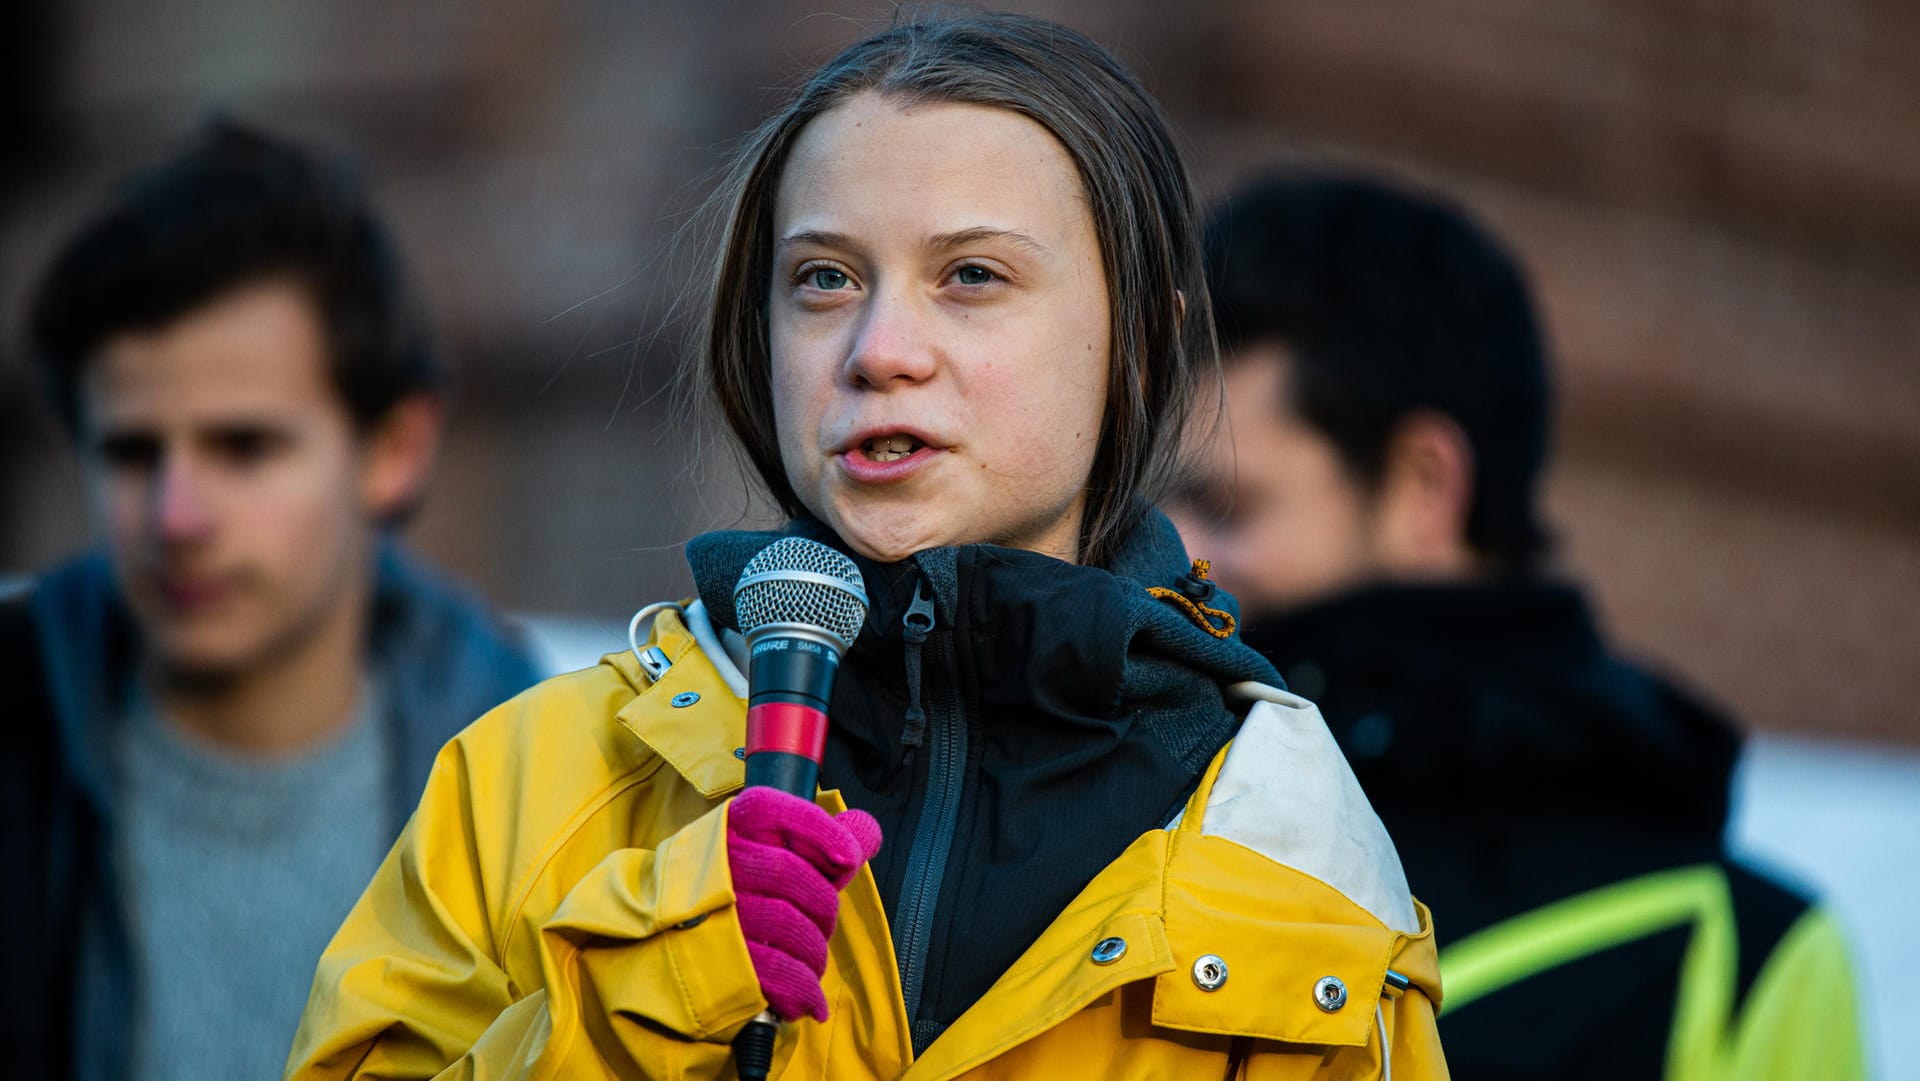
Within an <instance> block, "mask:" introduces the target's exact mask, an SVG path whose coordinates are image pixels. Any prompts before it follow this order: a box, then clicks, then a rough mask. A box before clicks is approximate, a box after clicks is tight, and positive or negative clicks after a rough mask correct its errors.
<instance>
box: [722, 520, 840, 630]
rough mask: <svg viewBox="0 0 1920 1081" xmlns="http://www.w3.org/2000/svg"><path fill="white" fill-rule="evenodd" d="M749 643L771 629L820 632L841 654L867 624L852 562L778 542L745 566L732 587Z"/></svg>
mask: <svg viewBox="0 0 1920 1081" xmlns="http://www.w3.org/2000/svg"><path fill="white" fill-rule="evenodd" d="M733 608H734V614H735V616H736V617H737V618H738V619H739V622H740V631H741V633H743V634H745V635H746V636H747V640H748V641H749V642H751V641H753V640H754V639H756V638H757V637H759V636H760V635H761V634H762V633H764V632H766V631H768V630H771V629H772V628H774V627H789V628H794V629H812V630H814V631H816V632H824V633H825V634H826V635H827V637H829V638H831V639H832V640H833V641H835V642H836V643H838V644H839V646H840V651H841V652H843V653H844V652H845V651H846V649H847V647H849V646H851V645H852V644H853V640H854V639H855V638H856V637H858V636H859V634H860V626H861V624H863V623H865V622H866V621H867V590H866V585H865V583H864V582H863V581H862V580H861V578H860V568H859V567H857V566H855V565H854V563H853V560H851V559H848V558H847V557H846V556H845V555H843V554H841V553H839V552H836V551H834V550H833V549H832V548H829V547H827V546H826V545H824V544H821V543H820V542H819V541H812V540H808V539H806V538H805V537H782V538H780V539H779V540H777V541H774V542H773V543H772V544H769V545H767V546H766V547H765V548H762V549H760V554H759V555H756V556H754V557H753V558H752V559H750V560H748V561H747V565H746V568H745V569H744V570H742V571H741V572H740V581H739V583H738V584H736V585H735V586H734V587H733Z"/></svg>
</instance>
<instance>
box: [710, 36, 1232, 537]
mask: <svg viewBox="0 0 1920 1081" xmlns="http://www.w3.org/2000/svg"><path fill="white" fill-rule="evenodd" d="M866 92H874V93H878V94H882V95H885V96H887V97H889V98H894V99H897V100H900V101H902V102H904V103H909V104H911V103H916V102H960V103H967V104H973V105H986V106H992V107H995V108H1001V109H1007V110H1010V111H1012V112H1015V113H1018V114H1020V115H1021V116H1024V117H1027V118H1029V119H1031V120H1033V121H1035V122H1037V123H1039V124H1040V125H1041V126H1042V127H1044V128H1046V129H1047V130H1048V131H1049V132H1051V133H1052V134H1053V136H1054V138H1056V139H1058V140H1059V141H1060V144H1061V145H1062V146H1063V147H1065V148H1066V151H1067V153H1068V155H1069V156H1070V157H1071V158H1072V159H1073V162H1074V165H1075V167H1076V168H1077V169H1078V170H1079V173H1080V181H1081V184H1082V186H1083V187H1084V188H1085V190H1086V195H1087V201H1088V204H1089V206H1090V208H1091V210H1092V213H1093V221H1094V229H1095V232H1096V234H1097V236H1098V237H1099V242H1100V252H1101V257H1102V259H1103V261H1104V263H1105V269H1106V279H1107V294H1108V295H1107V299H1108V308H1109V311H1110V312H1111V316H1110V317H1111V319H1112V333H1111V342H1112V362H1111V365H1110V367H1109V370H1108V375H1107V399H1106V410H1105V418H1104V420H1103V421H1102V430H1101V433H1100V444H1099V447H1098V449H1097V450H1096V451H1095V455H1094V461H1093V469H1092V472H1091V473H1090V474H1089V476H1088V478H1087V498H1086V510H1085V513H1084V515H1083V517H1082V521H1081V527H1080V551H1079V556H1080V559H1081V560H1082V561H1084V562H1087V563H1093V564H1101V563H1105V562H1107V561H1108V560H1109V559H1110V558H1111V556H1112V555H1113V550H1114V548H1115V546H1116V545H1117V544H1118V542H1119V540H1120V538H1121V537H1122V536H1123V535H1124V534H1125V533H1126V532H1127V530H1129V529H1130V528H1132V526H1133V524H1134V522H1135V521H1136V520H1137V518H1138V516H1139V514H1140V512H1141V511H1142V509H1143V508H1144V507H1145V505H1146V501H1147V500H1149V499H1151V498H1152V497H1153V496H1155V495H1157V494H1159V492H1160V490H1161V489H1162V487H1163V486H1164V485H1165V483H1166V482H1167V481H1168V480H1169V479H1170V477H1171V475H1172V473H1173V470H1174V458H1175V455H1176V453H1177V450H1178V447H1179V436H1180V430H1181V427H1182V425H1183V423H1184V421H1185V418H1186V415H1187V409H1188V405H1189V402H1190V396H1191V394H1192V392H1193V389H1194V387H1195V386H1196V385H1201V384H1204V383H1205V380H1204V379H1202V378H1200V377H1201V376H1204V375H1205V374H1206V373H1207V372H1209V371H1211V370H1212V369H1214V368H1216V367H1217V366H1218V363H1219V358H1218V354H1217V351H1216V347H1215V345H1214V333H1213V315H1212V311H1211V309H1210V307H1209V304H1208V301H1207V290H1206V284H1205V280H1204V277H1203V269H1202V267H1203V264H1202V258H1201V252H1200V239H1199V228H1198V226H1197V220H1198V217H1197V214H1196V211H1195V208H1194V203H1193V195H1192V186H1191V184H1190V182H1189V180H1188V177H1187V172H1186V167H1185V166H1184V165H1183V164H1182V163H1181V160H1180V155H1179V153H1178V151H1177V150H1176V149H1175V148H1174V144H1173V139H1172V136H1171V135H1170V134H1169V132H1168V127H1167V122H1166V118H1165V116H1164V115H1163V114H1162V112H1161V110H1160V106H1159V104H1158V103H1157V102H1155V101H1154V100H1153V98H1152V97H1151V96H1150V95H1149V94H1148V93H1147V92H1146V90H1145V89H1144V88H1143V87H1141V85H1140V83H1139V82H1138V81H1137V80H1135V79H1134V77H1133V76H1132V75H1131V74H1129V73H1128V72H1127V70H1126V69H1125V68H1124V67H1122V66H1121V64H1120V62H1119V61H1118V60H1116V59H1115V58H1114V57H1113V55H1112V54H1110V53H1108V52H1107V51H1106V50H1105V49H1104V48H1102V47H1101V46H1099V45H1098V44H1096V43H1094V42H1093V41H1092V40H1091V39H1090V38H1088V37H1086V36H1085V35H1084V34H1081V33H1079V32H1077V31H1074V30H1070V29H1068V28H1066V27H1063V26H1059V25H1056V24H1054V23H1050V22H1046V21H1044V20H1041V19H1035V18H1031V17H1028V16H1022V15H1008V14H998V13H976V14H967V15H962V16H958V17H948V18H939V19H934V20H926V21H915V22H911V23H907V24H903V25H899V26H895V27H893V28H891V29H889V30H886V31H884V32H882V33H879V34H875V35H874V36H872V37H869V38H867V39H866V40H864V41H861V42H859V43H857V44H855V45H852V46H850V47H849V48H847V49H846V50H844V51H842V52H841V53H840V54H839V55H838V56H836V57H834V58H833V59H832V60H830V61H828V62H827V63H826V65H825V66H823V67H822V68H820V70H819V71H817V72H815V73H814V75H813V76H812V78H810V79H808V80H807V82H806V83H805V84H804V85H803V86H802V87H801V88H800V90H799V92H798V94H796V95H795V97H794V98H793V100H792V101H791V102H790V103H789V104H788V105H787V106H786V107H785V108H783V109H781V110H780V111H779V112H777V113H775V114H774V115H773V116H771V117H769V118H768V119H767V121H766V122H765V123H763V124H762V125H761V126H760V127H759V128H758V129H756V130H755V131H754V132H753V133H752V135H751V136H749V137H748V139H747V141H746V143H745V145H744V146H743V147H742V148H741V150H740V152H739V154H738V155H737V157H736V158H735V161H734V165H733V168H732V169H731V170H730V172H729V173H728V175H727V178H726V180H725V181H724V182H723V184H722V186H721V188H720V190H719V191H718V192H717V193H716V195H715V202H716V204H717V205H719V206H721V207H724V208H725V210H724V211H723V213H725V214H726V215H727V217H726V219H725V221H724V224H723V226H722V230H723V233H722V236H723V239H722V242H721V243H720V245H719V249H718V251H719V254H718V257H717V260H716V262H715V265H714V266H713V268H712V277H711V282H712V291H711V293H710V295H709V298H708V320H707V327H708V330H707V338H706V349H705V350H704V353H703V355H702V358H701V359H702V361H703V363H702V372H703V375H704V377H705V380H706V382H707V384H708V386H709V388H710V390H711V391H712V393H713V395H714V397H715V399H716V400H717V402H718V404H719V406H720V410H721V413H722V415H723V416H724V417H725V418H726V421H727V424H728V426H729V427H730V428H731V429H732V430H733V434H734V436H735V437H736V438H737V439H738V440H739V441H740V443H741V445H742V447H743V448H744V449H745V451H746V453H747V457H748V459H749V460H750V461H751V462H752V463H753V465H754V468H755V469H756V470H757V471H758V472H759V474H760V477H761V479H762V480H764V481H765V482H766V485H767V488H768V490H769V491H770V492H771V493H772V495H773V497H774V499H775V500H776V501H777V502H778V503H779V504H780V507H781V509H782V510H783V511H785V512H786V513H787V514H790V515H797V514H800V513H802V512H803V510H804V508H803V507H802V506H801V504H800V500H799V497H798V496H797V495H796V494H795V493H794V491H793V488H792V486H791V485H790V484H788V482H787V476H786V470H785V469H784V468H783V467H782V465H781V462H780V447H779V439H778V436H777V434H776V432H775V426H774V409H773V390H772V385H771V376H770V367H771V356H770V353H769V347H768V333H767V302H768V295H767V290H768V284H769V279H770V276H771V265H772V258H773V241H774V237H773V207H774V199H775V196H776V194H777V192H778V189H779V184H780V174H781V171H782V170H783V169H784V168H785V165H786V161H787V156H788V153H789V151H790V150H791V149H792V147H793V144H794V141H795V140H796V139H797V138H798V136H799V134H800V132H801V130H802V129H803V128H805V127H806V125H807V124H808V123H809V122H810V121H812V120H813V118H814V117H817V116H819V115H820V114H822V113H824V112H827V111H828V110H830V109H832V108H834V107H835V106H838V105H840V104H841V103H843V102H845V101H847V100H848V99H849V98H852V97H853V96H855V95H857V94H861V93H866Z"/></svg>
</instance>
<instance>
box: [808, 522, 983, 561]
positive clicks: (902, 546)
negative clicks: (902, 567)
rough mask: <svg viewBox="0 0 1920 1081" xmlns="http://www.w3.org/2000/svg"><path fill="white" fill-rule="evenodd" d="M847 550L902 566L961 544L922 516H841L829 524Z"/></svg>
mask: <svg viewBox="0 0 1920 1081" xmlns="http://www.w3.org/2000/svg"><path fill="white" fill-rule="evenodd" d="M828 524H829V525H831V526H833V531H834V533H835V534H837V535H838V536H839V537H840V539H841V541H843V542H844V543H845V544H846V546H847V547H849V548H851V549H853V550H854V551H855V552H858V553H860V554H861V555H863V556H865V557H867V558H868V559H871V560H874V561H875V562H879V563H898V562H900V561H901V560H903V559H906V558H908V557H909V556H911V555H913V554H914V553H915V552H923V551H925V550H927V549H928V548H940V547H943V546H945V545H949V544H959V543H961V541H960V539H959V538H958V537H954V536H949V535H947V534H949V533H951V532H952V530H950V529H942V528H940V524H939V523H936V522H932V521H928V520H927V519H925V518H922V517H920V516H919V515H899V514H871V515H866V516H848V515H837V516H835V520H832V521H830V522H829V523H828Z"/></svg>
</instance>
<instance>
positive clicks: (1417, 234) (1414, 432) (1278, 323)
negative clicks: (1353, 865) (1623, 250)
mask: <svg viewBox="0 0 1920 1081" xmlns="http://www.w3.org/2000/svg"><path fill="white" fill-rule="evenodd" d="M1207 259H1208V272H1209V282H1210V286H1211V289H1212V291H1213V297H1214V302H1215V305H1216V310H1217V312H1218V318H1219V325H1220V334H1221V338H1222V350H1223V365H1224V376H1223V380H1224V382H1223V386H1222V387H1221V388H1220V395H1221V396H1220V397H1216V398H1215V399H1214V403H1223V404H1214V403H1210V404H1209V406H1208V407H1206V408H1203V410H1202V413H1203V416H1202V420H1203V423H1202V424H1201V425H1200V427H1202V428H1206V427H1208V425H1207V423H1204V422H1212V421H1215V420H1220V421H1223V422H1224V426H1222V425H1214V426H1213V427H1212V428H1211V431H1212V432H1213V433H1215V434H1217V435H1218V438H1217V439H1214V440H1212V441H1211V442H1210V443H1208V444H1207V445H1204V446H1203V445H1200V444H1199V443H1198V442H1197V441H1196V442H1195V443H1194V453H1193V456H1192V457H1193V466H1192V473H1191V476H1190V479H1189V481H1188V482H1187V483H1186V485H1185V488H1184V494H1183V496H1182V498H1180V499H1179V500H1177V501H1176V502H1175V504H1174V505H1173V506H1172V507H1170V513H1171V514H1172V516H1173V517H1174V519H1175V521H1176V522H1177V523H1178V524H1179V525H1180V526H1181V529H1182V532H1183V533H1184V535H1185V537H1186V540H1187V542H1188V545H1189V547H1190V549H1191V550H1193V551H1194V552H1196V553H1197V554H1200V555H1205V556H1210V557H1212V559H1213V566H1214V569H1215V571H1216V574H1217V578H1218V580H1219V581H1220V582H1221V584H1222V585H1223V586H1225V587H1226V588H1229V589H1231V590H1233V591H1234V593H1235V594H1236V595H1237V596H1238V597H1239V598H1240V600H1241V603H1242V605H1243V608H1244V611H1245V614H1246V626H1245V628H1244V634H1245V635H1246V638H1247V641H1248V642H1249V644H1251V645H1253V646H1255V647H1256V648H1258V649H1260V650H1261V651H1262V652H1264V653H1266V654H1267V655H1268V657H1269V658H1271V659H1272V660H1273V661H1274V663H1275V664H1276V665H1277V666H1278V667H1279V668H1280V669H1281V671H1282V672H1283V673H1284V674H1285V676H1286V678H1287V680H1288V682H1289V684H1290V685H1292V686H1293V687H1294V688H1295V689H1296V690H1298V691H1299V692H1300V693H1302V694H1305V695H1308V696H1311V697H1314V698H1316V699H1317V700H1318V701H1319V702H1320V704H1321V706H1322V708H1323V709H1324V711H1325V713H1326V717H1327V721H1328V724H1329V725H1330V726H1331V727H1332V729H1333V732H1334V735H1335V737H1336V738H1337V739H1338V740H1339V742H1340V744H1341V746H1342V749H1343V750H1344V751H1345V752H1346V754H1347V756H1348V758H1349V760H1350V761H1351V763H1352V765H1353V768H1354V771H1355V773H1356V775H1358V777H1359V778H1360V780H1361V783H1362V785H1363V787H1364V788H1365V789H1366V791H1367V794H1368V796H1369V797H1370V798H1371V800H1372V801H1373V804H1374V806H1375V807H1376V808H1377V809H1378V810H1379V813H1380V815H1381V818H1382V819H1383V820H1384V821H1385V822H1386V824H1387V826H1388V829H1389V831H1390V832H1391V833H1392V834H1393V836H1394V838H1395V839H1396V841H1397V842H1398V843H1399V846H1400V851H1401V852H1402V854H1403V857H1404V859H1405V863H1406V869H1407V874H1408V880H1409V882H1410V884H1411V885H1412V887H1413V888H1414V889H1415V890H1416V891H1417V892H1418V893H1419V894H1420V896H1421V897H1422V898H1423V899H1425V900H1427V901H1428V902H1430V903H1431V904H1432V905H1433V910H1434V912H1435V918H1436V924H1437V927H1438V929H1439V933H1440V935H1441V936H1442V946H1443V949H1442V952H1441V974H1442V977H1443V980H1444V986H1445V991H1446V1010H1445V1013H1444V1014H1443V1015H1442V1018H1441V1030H1442V1035H1443V1037H1444V1039H1445V1040H1446V1046H1447V1057H1448V1060H1449V1063H1450V1065H1451V1066H1452V1067H1453V1069H1454V1071H1455V1073H1456V1074H1457V1075H1458V1076H1461V1077H1464V1078H1476V1079H1479V1078H1519V1077H1556V1078H1566V1077H1595V1078H1601V1077H1604V1078H1627V1077H1634V1078H1644V1077H1662V1076H1664V1077H1667V1078H1673V1079H1682V1078H1709V1077H1712V1078H1718V1077H1738V1078H1766V1077H1779V1078H1789V1077H1791V1078H1815V1077H1833V1078H1848V1077H1857V1076H1860V1075H1861V1074H1862V1072H1863V1070H1864V1065H1863V1058H1862V1050H1861V1042H1860V1038H1859V1032H1858V1028H1857V1021H1856V1018H1855V1012H1854V992H1853V983H1852V978H1851V975H1850V969H1849V964H1848V961H1847V957H1846V951H1845V947H1844V945H1843V942H1842V940H1841V937H1840V935H1839V933H1838V931H1837V930H1836V928H1835V926H1834V924H1833V922H1832V920H1831V918H1830V917H1829V916H1828V915H1827V914H1826V913H1825V912H1824V911H1823V910H1822V909H1821V908H1819V907H1818V906H1816V905H1813V904H1810V902H1809V901H1808V900H1807V899H1805V898H1804V897H1802V896H1800V895H1799V894H1797V893H1795V892H1792V891H1791V890H1789V889H1787V888H1786V887H1784V886H1782V885H1780V884H1778V883H1776V882H1774V881H1772V880H1771V879H1769V878H1767V877H1765V876H1764V875H1762V874H1761V873H1759V872H1756V871H1755V870H1753V869H1751V868H1748V867H1745V866H1742V865H1741V864H1739V863H1738V862H1736V861H1734V860H1733V859H1731V858H1730V857H1729V856H1728V855H1727V854H1726V853H1725V851H1724V849H1723V847H1722V832H1723V829H1724V825H1725V821H1726V814H1727V794H1728V783H1729V774H1730V772H1731V770H1732V767H1733V764H1734V759H1735V756H1736V754H1737V752H1738V750H1739V746H1740V737H1739V734H1738V732H1737V731H1736V729H1735V728H1734V727H1733V725H1731V724H1730V723H1729V722H1728V721H1727V720H1726V719H1725V718H1723V717H1722V716H1720V715H1719V714H1718V713H1716V712H1714V711H1713V710H1712V709H1711V708H1710V707H1708V706H1706V705H1705V704H1703V703H1701V702H1700V701H1698V700H1697V699H1695V698H1694V697H1693V696H1691V695H1690V694H1688V693H1687V692H1685V691H1683V690H1681V689H1679V688H1677V687H1674V686H1672V685H1671V684H1669V683H1667V682H1665V681H1664V680H1662V679H1660V678H1659V677H1657V676H1655V675H1653V674H1650V673H1648V672H1646V671H1643V670H1641V669H1639V668H1636V667H1634V666H1633V665H1631V664H1629V663H1627V662H1626V661H1623V660H1621V659H1620V658H1619V657H1617V656H1615V655H1613V654H1612V653H1611V652H1610V651H1609V650H1608V649H1607V647H1606V645H1605V643H1604V641H1603V639H1602V637H1601V635H1600V632H1599V630H1598V628H1597V627H1596V626H1595V623H1594V620H1593V618H1592V616H1591V614H1590V613H1589V611H1588V608H1587V605H1586V603H1585V601H1584V600H1583V598H1582V595H1581V593H1580V591H1579V590H1578V589H1577V588H1576V587H1575V586H1573V585H1571V584H1569V583H1568V582H1566V581H1564V580H1561V579H1558V578H1556V577H1554V576H1552V575H1551V574H1550V573H1548V571H1547V569H1546V567H1545V558H1546V555H1547V551H1548V538H1547V531H1546V529H1545V528H1544V527H1543V526H1542V524H1541V520H1540V509H1539V505H1538V502H1537V496H1536V491H1537V482H1538V478H1539V475H1540V472H1541V469H1542V467H1543V465H1544V463H1545V461H1546V458H1547V453H1548V444H1549V439H1550V434H1551V427H1552V424H1551V410H1552V389H1551V379H1550V375H1549V371H1548V362H1547V358H1546V354H1545V348H1544V345H1543V343H1542V336H1541V334H1540V330H1539V327H1538V325H1537V322H1536V317H1535V314H1534V307H1533V303H1532V300H1531V298H1530V296H1529V291H1528V286H1527V283H1526V281H1525V279H1524V277H1523V275H1522V272H1521V271H1520V269H1519V267H1518V266H1516V264H1515V262H1514V260H1513V259H1512V258H1511V257H1510V256H1509V255H1508V254H1507V252H1506V251H1505V250H1504V249H1503V248H1502V246H1501V245H1500V244H1499V243H1498V242H1497V241H1496V240H1495V239H1493V238H1492V237H1491V236H1489V235H1488V234H1487V233H1486V232H1485V231H1484V230H1483V229H1481V228H1480V227H1479V226H1477V225H1476V224H1474V223H1473V222H1472V221H1470V220H1469V219H1468V218H1467V217H1466V216H1465V215H1464V214H1462V213H1461V212H1460V211H1458V210H1455V209H1453V208H1451V207H1449V206H1447V205H1444V204H1442V203H1440V202H1437V201H1434V200H1432V199H1429V198H1427V197H1424V196H1419V195H1414V194H1409V193H1405V192H1401V191H1397V190H1394V189H1392V188H1389V187H1385V186H1382V185H1380V184H1377V183H1374V182H1371V181H1366V180H1359V179H1344V178H1334V177H1313V176H1298V177H1276V178H1270V179H1267V180H1265V181H1263V182H1260V183H1257V184H1255V185H1253V186H1251V187H1248V188H1246V189H1244V190H1242V191H1240V192H1239V193H1238V194H1236V195H1234V196H1233V197H1231V198H1230V199H1229V200H1228V201H1226V202H1225V203H1224V204H1223V205H1222V206H1221V207H1220V208H1219V209H1218V210H1217V211H1216V212H1215V214H1214V216H1213V217H1212V218H1211V220H1210V221H1209V223H1208V228H1207ZM1222 409H1224V415H1219V414H1220V413H1221V410H1222Z"/></svg>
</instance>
